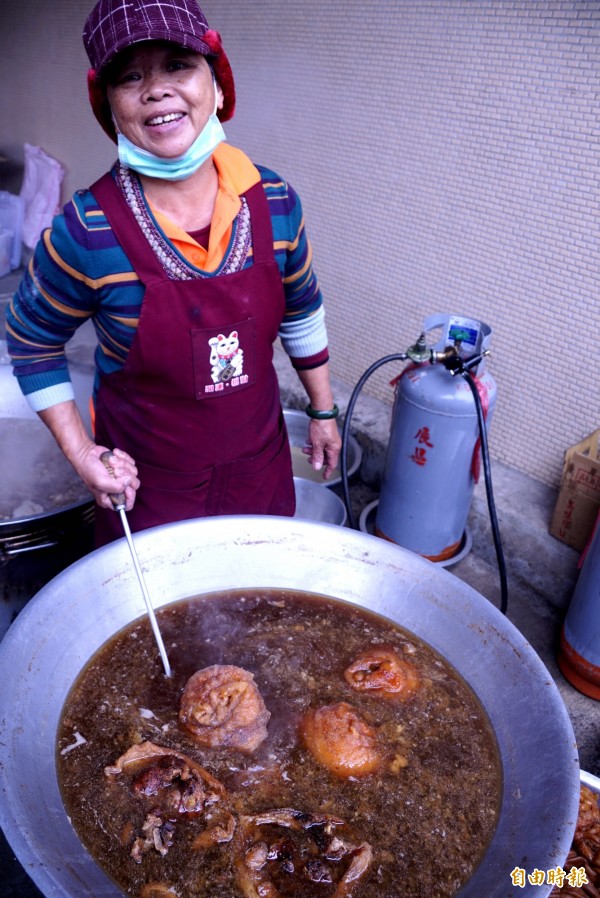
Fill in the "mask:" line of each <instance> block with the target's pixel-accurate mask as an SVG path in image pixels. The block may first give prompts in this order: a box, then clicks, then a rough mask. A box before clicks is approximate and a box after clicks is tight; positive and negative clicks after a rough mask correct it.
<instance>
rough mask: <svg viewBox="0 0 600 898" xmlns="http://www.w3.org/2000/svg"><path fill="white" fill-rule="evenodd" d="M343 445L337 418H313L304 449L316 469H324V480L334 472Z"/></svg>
mask: <svg viewBox="0 0 600 898" xmlns="http://www.w3.org/2000/svg"><path fill="white" fill-rule="evenodd" d="M341 447H342V438H341V436H340V432H339V430H338V426H337V422H336V420H335V418H326V419H325V420H319V419H317V418H311V420H310V425H309V428H308V438H307V440H306V446H304V448H303V449H302V451H303V452H304V454H305V455H308V460H309V461H310V463H311V465H312V466H313V468H314V469H315V471H320V470H321V469H322V470H323V480H329V478H330V477H331V475H332V474H333V472H334V470H335V468H336V465H337V463H338V458H339V455H340V449H341Z"/></svg>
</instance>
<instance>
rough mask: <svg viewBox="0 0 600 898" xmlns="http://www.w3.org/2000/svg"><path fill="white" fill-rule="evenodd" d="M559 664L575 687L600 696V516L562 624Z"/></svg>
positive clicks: (592, 696)
mask: <svg viewBox="0 0 600 898" xmlns="http://www.w3.org/2000/svg"><path fill="white" fill-rule="evenodd" d="M558 666H559V667H560V669H561V671H562V673H563V675H564V677H565V678H566V679H567V680H568V681H569V682H570V683H571V684H572V685H573V686H575V688H576V689H578V690H579V691H580V692H583V694H584V695H588V696H590V698H595V699H600V515H599V517H598V520H597V522H596V527H595V529H594V533H593V536H592V538H591V541H590V543H589V545H588V547H587V550H586V552H585V556H584V559H583V563H582V565H581V570H580V571H579V576H578V578H577V583H576V584H575V589H574V591H573V595H572V597H571V603H570V605H569V610H568V611H567V616H566V618H565V621H564V623H563V627H562V632H561V636H560V648H559V652H558Z"/></svg>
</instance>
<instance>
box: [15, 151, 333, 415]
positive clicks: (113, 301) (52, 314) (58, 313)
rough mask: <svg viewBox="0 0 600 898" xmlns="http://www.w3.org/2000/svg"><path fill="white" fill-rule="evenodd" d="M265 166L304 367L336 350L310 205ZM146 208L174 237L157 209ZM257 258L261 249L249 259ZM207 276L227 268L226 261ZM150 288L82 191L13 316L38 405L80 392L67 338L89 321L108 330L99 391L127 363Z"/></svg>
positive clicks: (100, 331) (44, 247) (46, 244)
mask: <svg viewBox="0 0 600 898" xmlns="http://www.w3.org/2000/svg"><path fill="white" fill-rule="evenodd" d="M257 169H258V172H259V174H260V178H261V181H262V184H263V187H264V189H265V192H266V195H267V199H268V202H269V209H270V212H271V221H272V226H273V241H274V247H273V248H274V255H275V260H276V263H277V266H278V268H279V271H280V273H281V278H282V282H283V285H284V292H285V299H286V308H285V315H284V319H283V321H282V323H281V326H280V330H279V336H280V338H281V341H282V345H283V348H284V349H285V351H286V352H287V353H288V355H289V356H290V358H291V360H292V364H293V365H294V366H295V367H296V368H297V369H303V368H304V369H306V368H312V367H317V366H318V365H321V364H323V363H324V362H326V361H327V358H328V352H327V334H326V330H325V323H324V313H323V305H322V297H321V292H320V289H319V285H318V282H317V278H316V276H315V273H314V271H313V268H312V261H311V249H310V244H309V241H308V238H307V236H306V232H305V227H304V219H303V214H302V207H301V203H300V200H299V198H298V196H297V194H296V193H295V192H294V190H293V189H292V188H291V187H290V186H289V185H288V184H287V183H286V182H285V181H283V180H282V179H281V178H280V177H279V176H278V175H277V174H276V173H275V172H273V171H271V170H269V169H267V168H264V167H262V166H257ZM114 171H115V170H114ZM146 214H147V215H148V216H149V217H150V220H151V221H152V222H153V225H154V226H155V227H156V229H157V232H158V233H159V234H160V235H161V236H162V238H163V239H166V237H165V234H164V232H163V231H161V230H160V228H159V227H158V224H157V223H156V220H155V218H154V216H153V215H152V213H151V212H150V210H149V209H148V208H147V207H146ZM234 227H235V225H234ZM187 264H188V265H189V263H187ZM250 265H252V249H251V247H250V251H249V253H248V255H247V258H246V259H245V262H244V264H243V267H248V266H250ZM202 274H203V276H208V277H212V276H219V269H218V268H217V270H216V271H215V272H214V273H208V272H202ZM221 276H223V277H226V276H227V275H221ZM143 296H144V287H143V285H142V283H141V282H140V281H139V279H138V277H137V275H136V273H135V272H134V270H133V268H132V266H131V263H130V262H129V260H128V258H127V257H126V255H125V253H124V252H123V250H122V248H121V246H120V245H119V243H118V242H117V241H116V239H115V237H114V235H113V233H112V230H111V229H110V226H109V224H108V222H107V220H106V218H105V216H104V214H103V213H102V210H101V209H100V208H99V206H98V204H97V202H96V200H95V199H94V197H93V196H92V194H91V193H90V191H89V190H82V191H79V192H77V193H76V194H75V195H74V197H73V198H72V200H71V201H70V202H69V203H68V204H67V205H66V206H65V207H64V210H63V213H62V214H61V215H58V216H57V217H56V218H55V219H54V221H53V224H52V228H49V229H48V230H46V231H45V232H44V233H43V235H42V237H41V239H40V241H39V243H38V246H37V247H36V250H35V253H34V255H33V257H32V259H31V261H30V263H29V266H28V268H27V270H26V272H25V275H24V277H23V279H22V281H21V284H20V285H19V288H18V290H17V292H16V293H15V295H14V297H13V300H12V303H11V305H10V307H9V309H8V311H7V315H6V330H7V343H8V351H9V353H10V355H11V357H12V362H13V369H14V373H15V375H16V376H17V378H18V379H19V384H20V387H21V389H22V391H23V393H24V394H25V395H26V396H27V398H28V400H29V403H30V405H31V407H32V408H33V409H34V410H35V411H41V410H42V409H44V408H48V407H49V406H51V405H54V404H56V403H57V402H62V401H65V400H67V399H71V398H73V391H72V387H71V382H70V377H69V372H68V365H67V358H66V355H65V344H66V343H67V342H68V341H69V339H70V338H71V337H72V336H73V334H74V333H75V331H76V330H77V328H78V327H79V326H81V325H82V324H83V323H85V322H86V321H87V320H88V319H92V321H93V324H94V327H95V331H96V334H97V338H98V346H97V349H96V353H95V363H96V368H97V374H96V383H95V390H97V388H98V384H99V377H100V375H101V374H103V373H107V374H108V373H111V372H114V371H118V370H119V369H120V368H122V367H123V365H124V363H125V360H126V358H127V353H128V351H129V348H130V346H131V343H132V340H133V337H134V335H135V330H136V327H137V324H138V320H139V316H140V309H141V304H142V300H143Z"/></svg>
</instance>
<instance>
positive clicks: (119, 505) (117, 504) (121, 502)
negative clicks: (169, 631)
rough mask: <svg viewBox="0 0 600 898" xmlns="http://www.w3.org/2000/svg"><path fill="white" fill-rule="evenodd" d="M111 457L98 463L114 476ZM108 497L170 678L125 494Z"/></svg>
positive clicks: (170, 673) (165, 654) (168, 665)
mask: <svg viewBox="0 0 600 898" xmlns="http://www.w3.org/2000/svg"><path fill="white" fill-rule="evenodd" d="M111 455H112V453H111V452H109V451H108V450H107V451H106V452H103V453H102V455H101V456H100V461H101V462H102V464H103V465H104V467H105V468H106V470H107V471H108V472H109V473H110V474H114V470H113V466H112V465H111V463H110V459H111ZM109 497H110V501H111V502H112V504H113V505H114V508H115V511H118V512H119V515H120V517H121V523H122V525H123V530H124V532H125V538H126V540H127V545H128V546H129V551H130V553H131V560H132V561H133V566H134V568H135V572H136V574H137V578H138V582H139V584H140V587H141V590H142V595H143V596H144V601H145V603H146V610H147V611H148V617H149V618H150V624H151V626H152V632H153V633H154V638H155V639H156V644H157V645H158V651H159V652H160V657H161V659H162V663H163V667H164V669H165V676H167V677H171V676H172V675H173V674H172V671H171V665H170V664H169V659H168V657H167V650H166V649H165V644H164V641H163V638H162V635H161V632H160V629H159V626H158V621H157V620H156V615H155V614H154V608H153V607H152V601H151V599H150V594H149V592H148V588H147V586H146V581H145V579H144V574H143V572H142V568H141V565H140V561H139V558H138V555H137V552H136V550H135V546H134V544H133V537H132V535H131V530H130V529H129V521H128V520H127V515H126V514H125V506H126V501H125V493H109Z"/></svg>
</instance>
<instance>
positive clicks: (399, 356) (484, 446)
mask: <svg viewBox="0 0 600 898" xmlns="http://www.w3.org/2000/svg"><path fill="white" fill-rule="evenodd" d="M407 358H408V356H407V354H406V353H405V352H402V353H396V354H394V355H387V356H384V357H383V358H382V359H379V361H378V362H374V363H373V364H372V365H371V366H370V367H369V368H367V370H366V371H365V373H364V374H363V375H362V377H361V378H360V380H359V381H358V383H357V384H356V386H355V387H354V390H353V391H352V395H351V396H350V401H349V403H348V408H347V409H346V417H345V418H344V426H343V428H342V453H341V475H342V491H343V494H344V504H345V506H346V513H347V515H348V523H349V525H350V527H352V529H353V530H356V529H357V526H356V518H355V517H354V511H353V510H352V503H351V501H350V488H349V484H348V436H349V434H350V423H351V420H352V413H353V411H354V406H355V405H356V401H357V399H358V396H359V394H360V391H361V390H362V388H363V386H364V385H365V383H366V381H367V380H368V379H369V377H371V375H372V374H373V373H374V372H375V371H377V369H378V368H380V367H381V366H382V365H386V364H387V363H388V362H398V361H402V362H405V361H406V360H407ZM455 373H460V374H462V376H463V377H464V378H465V380H466V381H467V383H468V384H469V387H470V388H471V392H472V394H473V399H474V400H475V409H476V412H477V423H478V425H479V436H480V439H481V457H482V459H483V472H484V479H485V490H486V496H487V504H488V511H489V515H490V522H491V525H492V535H493V539H494V547H495V549H496V558H497V561H498V573H499V576H500V611H501V612H502V614H506V611H507V608H508V585H507V577H506V563H505V560H504V551H503V549H502V541H501V539H500V528H499V526H498V516H497V514H496V505H495V502H494V494H493V490H492V469H491V465H490V454H489V448H488V440H487V428H486V426H485V417H484V414H483V408H482V405H481V397H480V395H479V391H478V389H477V384H476V383H475V381H474V379H473V377H472V375H471V374H470V372H469V370H468V368H466V367H464V365H460V367H459V368H458V370H457V371H456V372H455Z"/></svg>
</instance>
